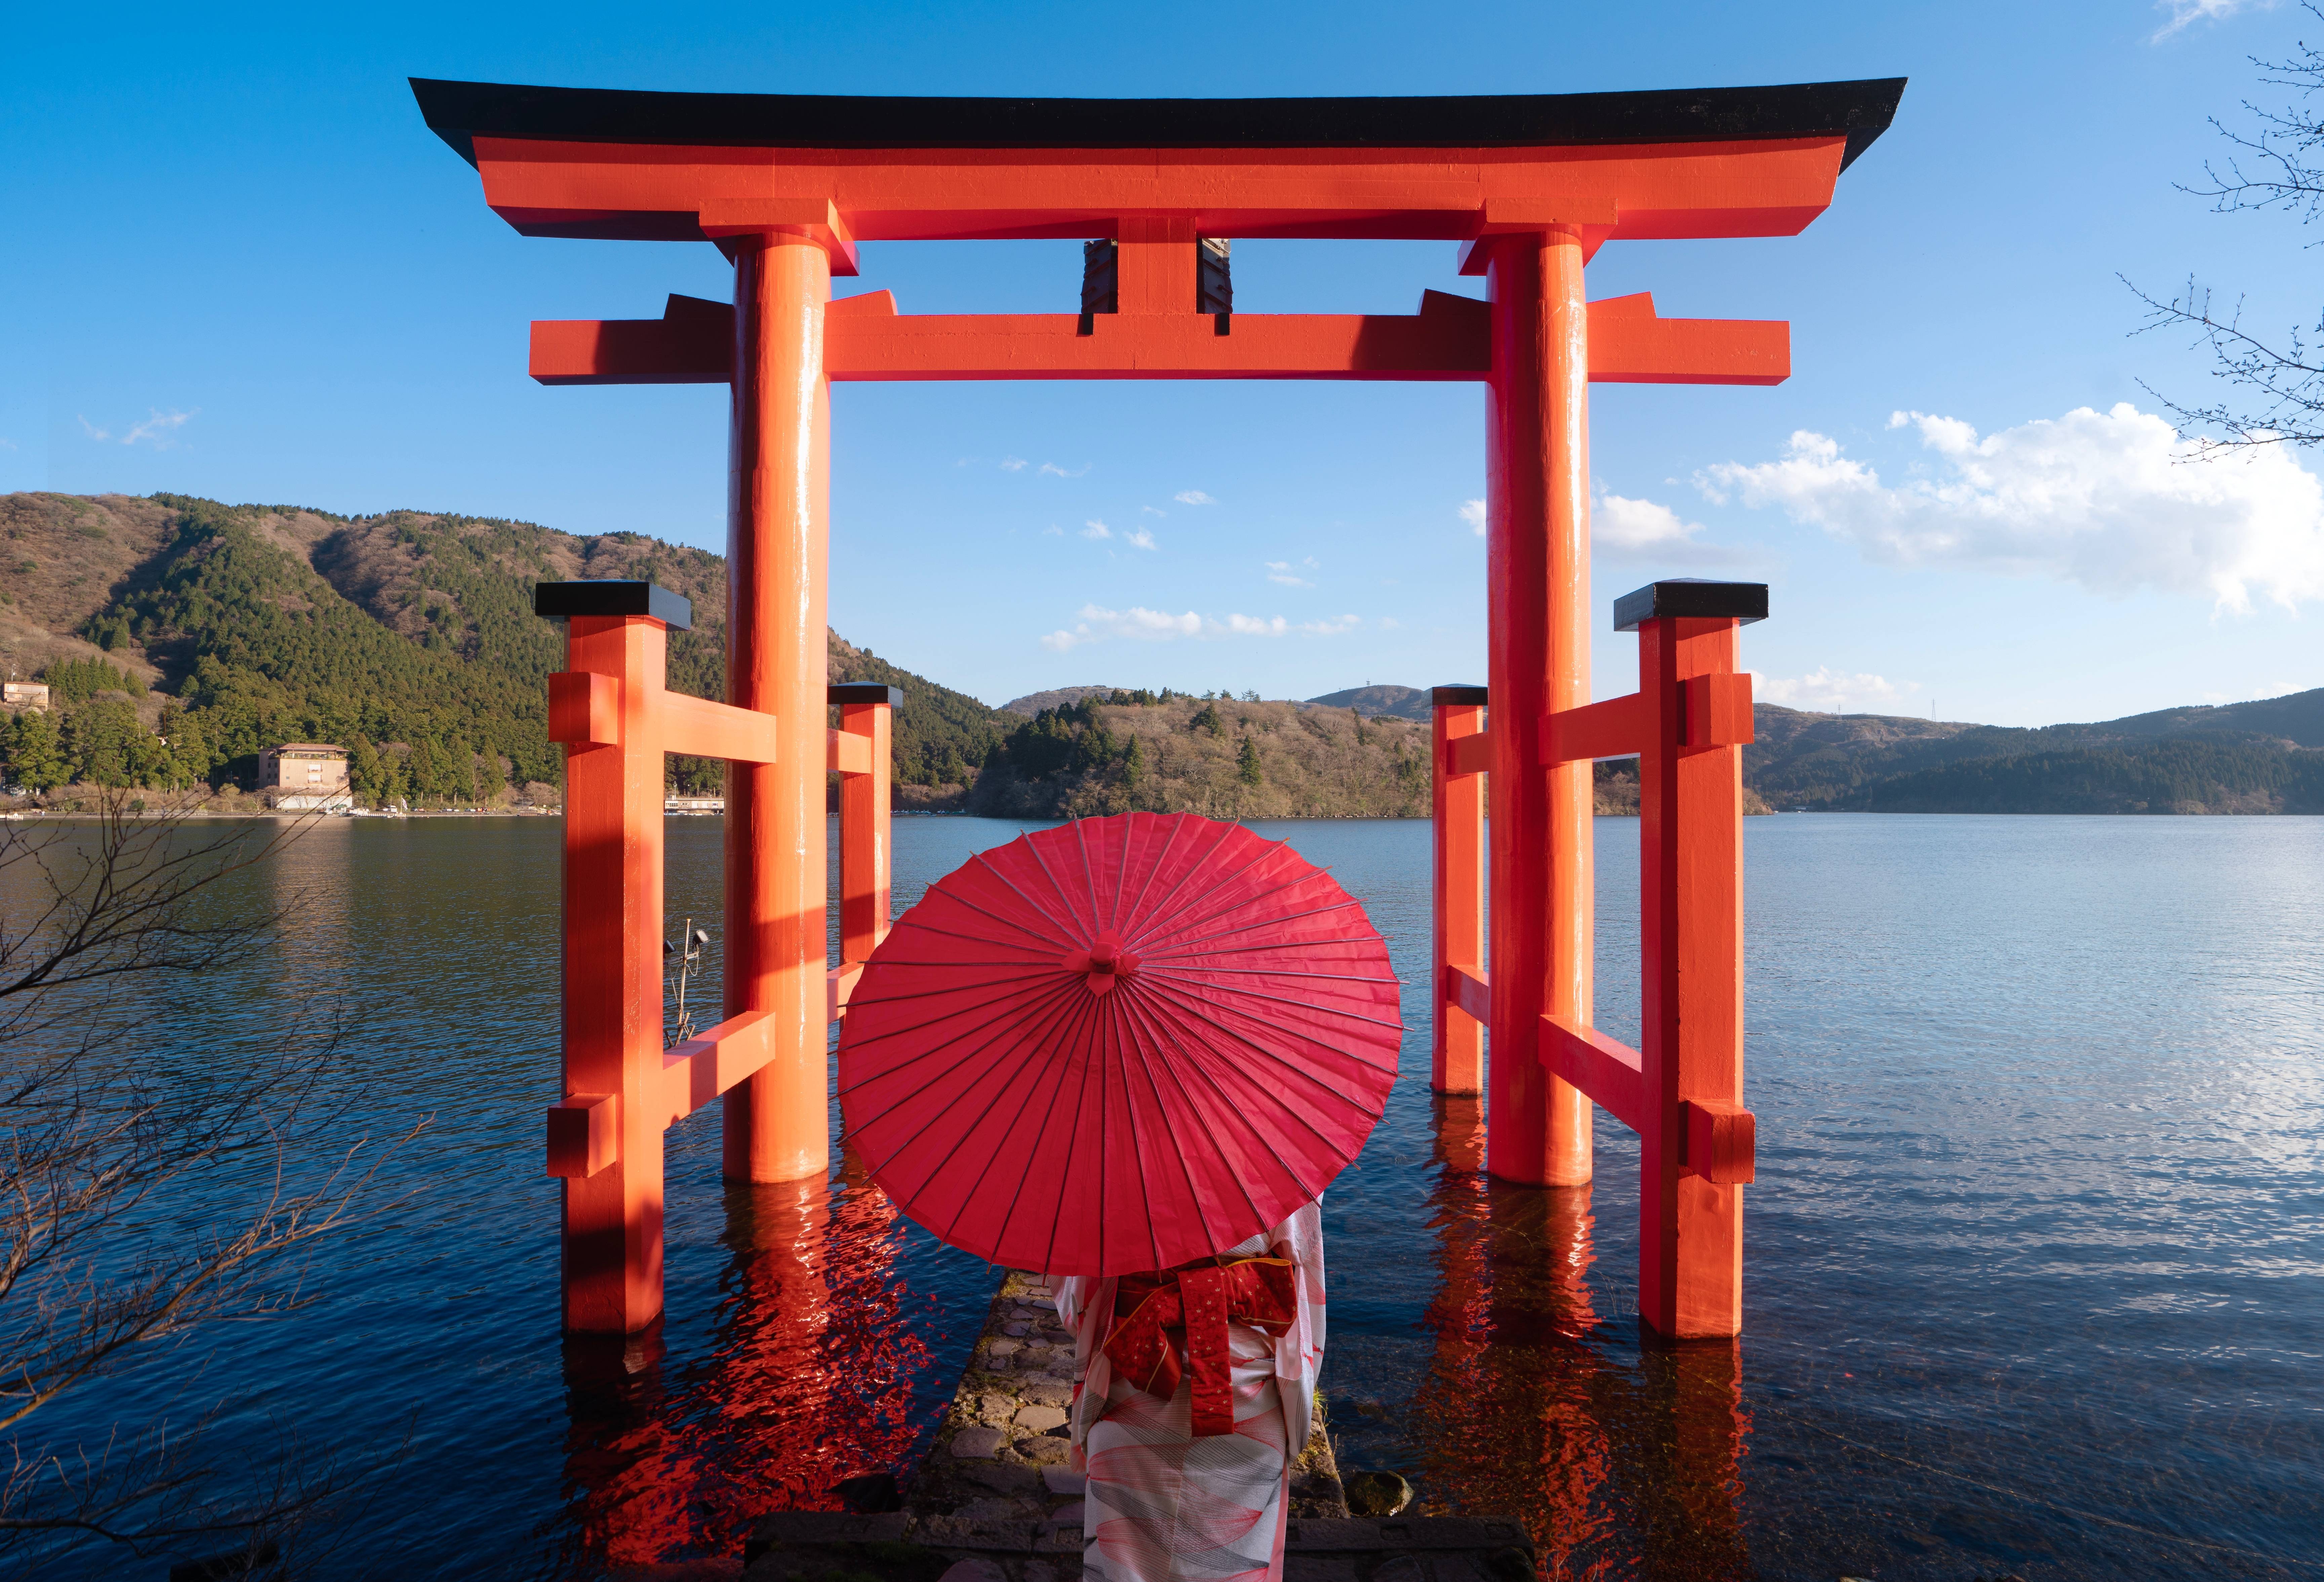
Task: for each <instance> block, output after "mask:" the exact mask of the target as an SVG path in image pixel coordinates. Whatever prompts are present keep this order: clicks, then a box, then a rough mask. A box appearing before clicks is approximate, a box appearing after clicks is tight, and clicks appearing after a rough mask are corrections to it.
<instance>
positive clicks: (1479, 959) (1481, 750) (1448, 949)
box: [1428, 686, 1492, 1094]
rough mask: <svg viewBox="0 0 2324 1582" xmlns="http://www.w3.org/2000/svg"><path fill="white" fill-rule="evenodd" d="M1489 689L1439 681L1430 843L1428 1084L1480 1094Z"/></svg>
mask: <svg viewBox="0 0 2324 1582" xmlns="http://www.w3.org/2000/svg"><path fill="white" fill-rule="evenodd" d="M1485 696H1486V689H1485V688H1483V687H1481V686H1440V687H1437V688H1435V689H1434V691H1433V692H1431V694H1429V701H1430V704H1431V705H1432V707H1431V709H1430V711H1429V712H1430V714H1431V717H1432V720H1433V725H1432V736H1433V745H1434V753H1433V754H1432V759H1433V762H1434V769H1435V774H1434V784H1435V807H1434V819H1433V820H1432V821H1431V824H1430V837H1431V838H1430V847H1431V850H1432V852H1433V854H1434V870H1435V876H1436V929H1435V953H1434V957H1433V959H1432V960H1433V970H1432V971H1431V972H1430V974H1429V982H1430V986H1431V987H1430V1005H1431V1007H1433V1009H1434V1013H1435V1016H1434V1033H1433V1035H1432V1037H1431V1040H1430V1044H1429V1059H1428V1086H1429V1089H1430V1090H1431V1091H1433V1092H1437V1093H1462V1094H1473V1093H1481V1092H1483V1091H1484V1084H1485V1022H1486V1018H1487V1016H1489V1008H1488V1007H1489V997H1488V992H1487V989H1486V987H1485V977H1486V974H1485V871H1484V856H1485V775H1484V771H1485V770H1486V769H1488V768H1490V767H1491V748H1492V741H1491V740H1490V739H1489V737H1487V736H1486V735H1485V734H1484V730H1485Z"/></svg>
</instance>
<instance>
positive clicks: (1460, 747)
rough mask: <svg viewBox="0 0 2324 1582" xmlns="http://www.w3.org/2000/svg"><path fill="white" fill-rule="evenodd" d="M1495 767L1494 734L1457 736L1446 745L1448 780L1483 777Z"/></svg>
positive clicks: (1445, 765) (1445, 756)
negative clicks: (1472, 776)
mask: <svg viewBox="0 0 2324 1582" xmlns="http://www.w3.org/2000/svg"><path fill="white" fill-rule="evenodd" d="M1492 767H1493V733H1492V732H1491V731H1478V732H1476V734H1474V735H1472V736H1455V737H1454V738H1452V740H1450V741H1448V742H1446V743H1445V744H1444V774H1445V777H1446V778H1448V779H1455V780H1457V779H1459V778H1460V777H1462V776H1463V775H1482V774H1486V773H1489V771H1490V770H1491V768H1492Z"/></svg>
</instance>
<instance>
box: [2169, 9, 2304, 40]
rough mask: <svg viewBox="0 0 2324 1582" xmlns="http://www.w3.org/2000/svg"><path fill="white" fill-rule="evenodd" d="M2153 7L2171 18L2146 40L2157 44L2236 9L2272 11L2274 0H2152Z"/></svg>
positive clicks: (2221, 19)
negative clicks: (2176, 33) (2192, 24)
mask: <svg viewBox="0 0 2324 1582" xmlns="http://www.w3.org/2000/svg"><path fill="white" fill-rule="evenodd" d="M2154 8H2155V9H2156V10H2157V11H2167V12H2169V13H2170V14H2171V20H2170V21H2169V22H2166V23H2163V25H2162V27H2160V28H2158V29H2157V30H2155V33H2154V36H2153V38H2152V39H2150V40H2149V41H2148V42H2150V43H2156V44H2159V43H2161V42H2162V41H2163V40H2165V39H2167V38H2169V37H2170V36H2171V35H2172V33H2175V32H2178V31H2179V30H2180V29H2181V28H2182V27H2186V26H2188V25H2189V24H2190V23H2198V22H2225V21H2226V20H2227V18H2228V17H2230V16H2233V15H2234V14H2236V12H2238V11H2273V10H2274V9H2275V0H2154Z"/></svg>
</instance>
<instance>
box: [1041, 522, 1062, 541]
mask: <svg viewBox="0 0 2324 1582" xmlns="http://www.w3.org/2000/svg"><path fill="white" fill-rule="evenodd" d="M1041 536H1042V537H1043V538H1064V537H1065V529H1063V528H1061V527H1059V526H1057V525H1056V523H1055V522H1052V523H1050V524H1049V525H1048V526H1047V527H1046V528H1043V529H1041Z"/></svg>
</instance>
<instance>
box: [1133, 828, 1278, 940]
mask: <svg viewBox="0 0 2324 1582" xmlns="http://www.w3.org/2000/svg"><path fill="white" fill-rule="evenodd" d="M1237 832H1244V833H1248V832H1247V831H1243V829H1242V826H1241V825H1240V824H1221V825H1220V826H1219V838H1218V839H1217V840H1215V841H1213V842H1211V844H1210V849H1209V850H1208V851H1203V852H1201V853H1200V854H1198V855H1197V856H1196V857H1195V858H1194V861H1192V862H1190V863H1188V864H1187V865H1186V871H1185V872H1184V873H1182V874H1180V875H1179V876H1178V879H1177V882H1176V884H1173V885H1172V886H1171V887H1170V888H1169V889H1168V890H1167V891H1166V892H1165V893H1164V894H1163V896H1162V897H1161V898H1160V899H1159V900H1157V901H1156V902H1155V903H1154V909H1155V910H1156V911H1157V912H1161V911H1164V910H1167V908H1168V906H1169V905H1170V903H1171V901H1172V900H1173V899H1175V898H1176V896H1177V894H1178V892H1179V891H1180V890H1183V889H1185V888H1186V886H1187V885H1188V884H1189V883H1190V882H1191V881H1192V880H1193V879H1194V876H1195V875H1196V874H1198V873H1200V872H1202V871H1203V864H1204V863H1206V862H1208V861H1209V860H1211V859H1212V858H1213V857H1215V856H1217V855H1218V853H1219V849H1220V848H1221V847H1222V846H1224V845H1225V844H1226V843H1227V842H1229V841H1230V840H1231V839H1233V837H1234V836H1235V834H1236V833H1237ZM1249 866H1250V864H1248V863H1246V864H1244V867H1246V868H1247V867H1249ZM1241 871H1242V869H1240V868H1239V869H1235V873H1240V872H1241ZM1233 877H1234V874H1225V875H1222V876H1221V878H1220V880H1219V882H1221V883H1224V882H1225V880H1227V879H1230V878H1233ZM1144 937H1145V936H1144V935H1143V934H1140V935H1139V936H1138V938H1139V940H1143V939H1144ZM1132 943H1135V942H1132Z"/></svg>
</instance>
